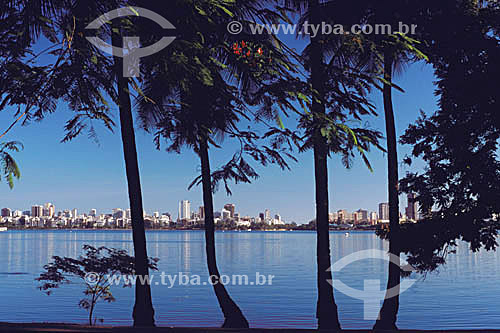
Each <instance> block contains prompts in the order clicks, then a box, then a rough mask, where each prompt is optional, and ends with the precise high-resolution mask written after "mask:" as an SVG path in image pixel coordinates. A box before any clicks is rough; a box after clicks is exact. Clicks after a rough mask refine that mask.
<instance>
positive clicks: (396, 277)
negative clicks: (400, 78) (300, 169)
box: [373, 48, 401, 329]
mask: <svg viewBox="0 0 500 333" xmlns="http://www.w3.org/2000/svg"><path fill="white" fill-rule="evenodd" d="M393 63H394V56H393V53H392V51H391V49H390V48H386V50H385V51H384V72H385V74H384V78H385V80H386V81H387V82H388V83H385V84H384V111H385V126H386V132H387V161H388V183H389V253H391V254H394V255H395V256H396V257H397V262H390V263H389V277H388V279H387V290H389V289H391V288H395V289H394V290H396V291H397V293H396V296H394V297H391V298H387V297H388V295H386V299H385V300H384V303H383V305H382V308H381V309H380V313H379V317H378V319H377V322H376V323H375V326H374V327H373V328H374V329H397V326H396V320H397V314H398V309H399V282H400V277H401V275H400V274H401V273H400V268H399V266H400V263H399V254H400V247H399V236H398V235H399V197H398V192H399V188H398V178H399V177H398V152H397V145H396V127H395V121H394V109H393V105H392V86H391V84H390V83H392V66H393Z"/></svg>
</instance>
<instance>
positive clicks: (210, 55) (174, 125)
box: [139, 0, 285, 328]
mask: <svg viewBox="0 0 500 333" xmlns="http://www.w3.org/2000/svg"><path fill="white" fill-rule="evenodd" d="M255 3H258V2H255ZM254 5H255V4H252V1H241V2H239V1H238V2H237V3H234V4H232V5H230V4H227V3H225V4H222V2H221V1H214V0H210V1H206V2H201V3H199V7H198V8H197V9H196V10H194V8H192V6H190V5H189V4H186V2H183V1H177V2H176V3H175V7H176V9H177V10H176V11H175V12H172V11H169V10H168V8H167V9H165V8H163V7H164V6H162V5H157V6H158V7H156V8H151V5H149V4H148V7H149V8H151V9H152V10H154V11H155V12H157V13H161V14H162V15H164V16H165V17H167V18H168V20H169V21H170V22H172V23H173V24H174V26H176V27H177V29H178V30H179V32H180V35H179V36H178V38H177V40H176V42H175V43H174V44H173V45H171V46H170V47H169V48H168V49H167V50H166V52H163V53H162V54H161V55H159V56H158V57H156V58H155V59H154V61H152V62H149V61H148V59H145V61H144V64H145V68H147V69H146V70H145V71H144V72H145V73H147V75H145V76H144V82H143V87H142V88H143V89H142V94H141V96H140V99H139V105H140V116H141V120H142V122H143V125H144V127H145V129H147V130H151V129H155V130H156V131H157V136H156V142H157V144H158V145H159V142H160V138H161V137H163V138H164V139H166V140H167V142H169V147H168V149H167V150H168V151H175V152H180V149H181V147H184V146H186V147H189V148H191V149H193V150H194V152H195V153H196V154H197V155H198V156H199V158H200V163H201V176H200V177H198V178H197V179H196V180H195V181H194V182H193V184H192V185H194V184H198V183H201V184H202V189H203V202H204V207H205V241H206V244H205V245H206V256H207V266H208V271H209V274H210V276H211V277H213V278H214V280H215V281H214V282H215V283H214V284H213V288H214V292H215V295H216V297H217V300H218V302H219V306H220V308H221V310H222V313H223V315H224V318H225V320H224V324H223V327H227V328H247V327H248V326H249V324H248V321H247V319H246V318H245V316H244V315H243V313H242V311H241V309H240V308H239V307H238V305H237V304H236V303H235V302H234V301H233V300H232V298H231V297H230V295H229V293H228V291H227V289H226V287H225V286H224V285H222V284H220V283H217V281H218V280H219V277H220V273H219V270H218V268H217V260H216V252H215V224H214V211H213V198H212V192H213V191H214V189H215V188H216V183H217V182H218V181H224V182H225V183H227V181H228V180H230V179H232V180H235V181H238V182H247V183H248V182H250V180H251V178H255V177H256V176H257V174H256V173H255V171H254V170H253V168H252V167H250V165H248V164H247V163H246V162H245V160H244V159H243V155H242V154H243V151H240V152H239V153H237V154H235V156H234V157H233V158H232V159H231V160H230V161H229V163H228V164H226V165H225V166H224V167H222V168H221V169H220V170H217V171H215V172H213V171H212V170H211V166H210V159H209V151H210V149H211V147H214V148H220V147H219V141H220V142H222V139H223V138H224V136H230V137H236V138H238V139H239V140H240V141H241V142H242V147H243V146H244V147H245V149H247V150H249V149H252V151H251V153H255V155H254V156H253V157H255V156H258V157H255V158H256V159H259V158H262V159H265V157H262V156H265V153H269V150H266V151H265V152H264V153H262V152H261V151H259V149H258V148H257V147H255V146H254V145H253V144H252V142H251V140H252V139H253V138H255V136H254V135H253V134H251V133H248V132H247V133H242V132H240V131H239V129H238V128H237V123H238V121H239V119H240V117H246V118H248V115H246V113H248V109H246V108H245V106H244V104H245V103H244V102H243V100H242V99H243V98H248V99H251V97H250V92H251V91H255V90H257V89H259V88H260V86H259V84H257V82H263V80H265V79H269V76H266V75H265V74H264V73H263V72H265V70H257V72H256V71H249V69H248V68H249V66H250V65H249V64H248V63H246V62H245V61H243V60H242V59H241V58H240V57H237V56H235V54H233V53H232V51H233V43H232V41H231V39H232V38H231V36H230V35H229V34H228V33H227V29H226V26H227V23H228V22H230V21H231V20H234V19H235V17H240V18H241V20H242V21H244V20H246V19H252V18H253V17H255V16H261V17H265V16H266V15H269V12H268V11H267V10H265V9H262V10H261V9H259V6H260V5H259V6H256V5H255V6H254ZM228 13H231V14H232V15H228ZM151 31H154V27H148V28H147V34H148V35H149V36H151V35H152V34H151ZM221 31H225V32H226V33H225V34H221ZM201 32H203V33H201ZM161 33H162V32H160V34H161ZM246 37H247V38H248V40H251V39H252V38H253V36H246ZM246 37H243V38H246ZM266 42H267V44H265V43H264V44H265V45H267V46H269V47H270V48H271V45H272V44H271V41H270V40H269V38H267V41H266ZM264 44H263V45H264ZM255 52H257V50H255ZM240 60H241V61H240ZM252 65H253V64H252ZM258 65H259V64H257V66H255V67H256V68H257V67H259V66H258ZM281 67H285V66H281ZM260 102H261V100H260V101H253V103H256V104H259V103H260ZM243 143H244V144H243ZM270 159H271V161H270V162H271V163H273V162H275V163H278V164H280V165H281V166H283V165H284V164H283V160H281V159H280V157H279V156H277V155H275V154H274V153H273V158H270ZM266 162H267V160H266ZM226 188H227V187H226Z"/></svg>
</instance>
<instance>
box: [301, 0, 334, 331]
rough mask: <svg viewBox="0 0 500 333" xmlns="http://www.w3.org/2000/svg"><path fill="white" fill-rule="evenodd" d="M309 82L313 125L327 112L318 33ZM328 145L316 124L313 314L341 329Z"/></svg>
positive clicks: (322, 325)
mask: <svg viewBox="0 0 500 333" xmlns="http://www.w3.org/2000/svg"><path fill="white" fill-rule="evenodd" d="M309 6H310V7H309V8H310V11H311V13H312V15H313V16H312V21H313V22H312V23H313V24H318V22H319V19H317V14H318V11H319V1H318V0H311V1H310V3H309ZM310 66H311V81H312V87H313V89H314V90H315V91H317V92H318V99H319V101H318V100H317V99H316V98H313V105H312V110H313V114H314V116H315V118H316V119H315V122H314V125H318V124H320V123H321V122H322V119H321V117H318V115H322V114H325V113H326V110H325V105H324V104H323V103H322V101H321V100H322V98H323V96H324V79H325V78H324V62H323V48H322V47H321V43H320V40H318V36H317V37H316V38H311V64H310ZM327 159H328V146H327V141H326V138H325V137H324V136H323V135H322V133H321V128H320V126H318V127H317V128H316V129H315V133H314V175H315V185H316V238H317V244H316V247H317V249H316V251H317V254H316V259H317V268H318V275H317V277H318V281H317V282H318V303H317V308H316V317H317V318H318V328H319V329H340V322H339V319H338V310H337V305H336V304H335V299H334V295H333V286H332V284H331V282H332V272H331V271H330V270H329V268H330V267H331V258H330V234H329V220H328V213H329V211H328V210H329V207H328V205H329V201H328V160H327Z"/></svg>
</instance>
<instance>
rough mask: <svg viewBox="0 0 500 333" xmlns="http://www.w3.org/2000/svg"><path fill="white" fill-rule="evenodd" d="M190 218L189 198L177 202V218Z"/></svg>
mask: <svg viewBox="0 0 500 333" xmlns="http://www.w3.org/2000/svg"><path fill="white" fill-rule="evenodd" d="M190 218H191V203H190V202H189V200H182V201H181V202H179V220H181V221H182V220H188V219H190Z"/></svg>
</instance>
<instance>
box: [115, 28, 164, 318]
mask: <svg viewBox="0 0 500 333" xmlns="http://www.w3.org/2000/svg"><path fill="white" fill-rule="evenodd" d="M121 44H122V41H121V38H120V35H119V34H118V33H113V45H121ZM114 59H115V71H116V77H117V81H118V100H119V110H120V126H121V135H122V143H123V154H124V158H125V169H126V174H127V185H128V197H129V203H130V211H131V218H132V236H133V242H134V257H135V270H136V274H137V276H138V281H146V280H145V279H144V277H146V276H148V275H149V266H148V254H147V249H146V232H145V230H144V210H143V206H142V191H141V180H140V177H139V163H138V161H137V149H136V144H135V132H134V121H133V118H132V105H131V102H130V93H129V86H128V79H127V78H125V77H124V76H123V58H120V57H115V58H114ZM140 276H142V277H143V278H142V279H141V278H140ZM132 317H133V319H134V326H155V321H154V309H153V303H152V300H151V288H150V285H149V284H148V283H144V284H143V283H136V287H135V304H134V310H133V313H132Z"/></svg>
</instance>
